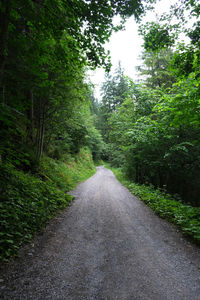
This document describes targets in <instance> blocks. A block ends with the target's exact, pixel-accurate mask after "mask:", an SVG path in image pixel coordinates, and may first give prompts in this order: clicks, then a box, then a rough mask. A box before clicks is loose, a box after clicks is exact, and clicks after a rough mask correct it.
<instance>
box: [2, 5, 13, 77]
mask: <svg viewBox="0 0 200 300" xmlns="http://www.w3.org/2000/svg"><path fill="white" fill-rule="evenodd" d="M2 8H3V9H4V10H3V9H2V11H1V14H0V20H1V21H0V25H1V35H0V82H1V81H2V77H3V71H4V67H5V48H6V39H7V34H8V25H9V18H10V10H11V1H10V0H3V1H2Z"/></svg>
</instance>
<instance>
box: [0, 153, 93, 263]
mask: <svg viewBox="0 0 200 300" xmlns="http://www.w3.org/2000/svg"><path fill="white" fill-rule="evenodd" d="M95 171H96V169H95V166H94V164H93V160H92V156H91V154H90V152H89V151H88V150H87V149H81V151H80V153H79V154H77V155H76V156H75V157H72V156H69V157H68V160H67V161H65V162H62V161H56V160H53V159H51V158H49V157H44V158H43V159H42V161H41V164H40V168H39V170H38V172H37V173H36V174H35V175H33V174H31V173H24V172H23V171H19V170H17V169H16V168H15V167H14V166H13V165H11V164H6V165H3V164H0V198H1V201H0V225H1V229H0V260H3V261H8V259H9V258H10V257H12V256H17V253H18V249H19V247H20V246H21V245H22V244H24V243H25V242H27V241H29V240H30V239H31V238H32V237H33V235H34V234H35V233H36V232H38V231H39V230H40V229H41V228H42V227H43V226H45V224H46V222H47V221H48V220H49V219H51V218H52V217H53V216H54V215H55V214H56V213H57V212H58V211H59V210H61V209H63V208H65V207H66V206H67V205H68V204H69V203H70V202H71V200H72V198H73V197H72V196H70V195H68V194H67V192H68V191H70V190H71V189H73V188H74V187H75V186H76V185H77V184H78V183H79V182H81V181H84V180H86V179H87V178H89V177H90V176H92V175H93V174H94V173H95Z"/></svg>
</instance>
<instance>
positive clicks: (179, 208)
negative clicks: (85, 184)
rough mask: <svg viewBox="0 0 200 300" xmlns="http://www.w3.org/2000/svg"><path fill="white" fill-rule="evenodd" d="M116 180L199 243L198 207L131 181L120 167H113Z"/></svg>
mask: <svg viewBox="0 0 200 300" xmlns="http://www.w3.org/2000/svg"><path fill="white" fill-rule="evenodd" d="M112 171H113V172H114V173H115V175H116V176H117V178H118V180H119V181H120V182H121V183H122V184H123V185H125V186H126V187H127V188H128V189H129V190H130V192H131V193H132V194H134V195H135V196H137V197H139V198H140V199H141V200H142V201H144V202H145V203H146V204H147V205H148V206H149V207H150V208H151V209H152V210H153V211H154V212H155V213H156V214H158V215H159V216H161V217H162V218H165V219H167V220H168V221H170V222H172V223H173V224H175V225H176V226H177V227H178V228H180V229H181V231H182V232H183V234H184V235H186V236H188V237H190V238H192V239H193V240H194V241H195V242H196V243H197V244H199V245H200V208H199V207H198V208H195V207H192V206H190V205H185V204H183V203H182V202H181V201H180V200H177V199H174V198H172V196H171V195H169V194H166V193H165V192H164V191H161V190H158V189H157V190H155V189H154V188H153V187H152V186H146V185H139V184H136V183H133V182H131V181H130V180H129V179H128V178H127V177H126V176H124V173H123V171H122V170H121V169H113V168H112Z"/></svg>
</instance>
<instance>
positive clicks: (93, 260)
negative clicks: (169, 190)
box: [0, 166, 200, 300]
mask: <svg viewBox="0 0 200 300" xmlns="http://www.w3.org/2000/svg"><path fill="white" fill-rule="evenodd" d="M72 194H73V195H74V196H75V200H74V201H73V203H72V205H71V206H70V207H67V208H66V209H65V210H64V211H63V212H62V213H60V214H59V215H58V216H57V217H56V218H54V219H53V220H52V221H50V222H49V224H48V225H47V227H46V228H45V230H44V231H43V232H41V233H40V234H39V235H38V236H36V237H35V238H34V239H33V241H32V242H31V243H30V244H29V245H26V246H25V247H23V248H22V249H21V251H20V254H19V258H17V259H15V260H13V261H11V262H10V263H9V264H5V265H3V266H1V268H0V292H1V299H12V300H14V299H23V300H25V299H37V300H39V299H41V300H45V299H60V300H61V299H63V300H82V299H84V300H95V299H96V300H114V299H116V300H200V251H199V248H198V247H196V246H195V245H193V244H191V243H190V242H189V241H187V240H186V239H185V238H184V237H183V236H182V235H181V233H180V232H178V231H177V229H176V228H175V227H174V226H173V225H171V224H169V223H168V222H166V221H165V220H163V219H160V218H159V217H158V216H155V215H154V214H153V212H152V211H151V210H150V209H149V208H148V207H146V206H145V205H144V204H143V203H142V202H141V201H140V200H138V199H137V198H135V197H134V196H132V195H131V194H130V193H129V191H128V190H127V189H126V188H125V187H124V186H122V185H121V184H120V183H119V182H118V181H117V179H116V178H115V176H114V175H113V173H112V172H111V171H110V170H108V169H106V168H104V167H103V166H101V167H98V168H97V173H96V174H95V175H94V176H92V177H91V178H90V179H88V180H87V181H86V182H84V183H81V184H80V185H79V186H78V188H77V189H75V190H74V191H73V192H72Z"/></svg>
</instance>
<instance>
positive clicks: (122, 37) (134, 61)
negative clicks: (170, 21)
mask: <svg viewBox="0 0 200 300" xmlns="http://www.w3.org/2000/svg"><path fill="white" fill-rule="evenodd" d="M176 2H177V0H167V1H166V0H160V1H159V2H158V3H157V4H156V6H155V13H154V12H148V13H147V16H146V17H145V18H144V22H147V21H150V22H151V21H156V18H157V16H156V14H161V13H163V12H168V11H169V7H170V5H172V4H174V3H176ZM142 43H143V40H142V37H141V36H139V35H138V25H137V24H136V22H135V20H134V17H133V16H132V17H130V18H129V19H128V21H127V22H126V30H125V31H119V32H114V33H113V34H112V36H111V38H110V41H109V43H107V44H106V45H105V48H106V49H107V50H110V55H111V62H112V66H113V67H112V70H111V72H112V73H113V72H114V70H115V69H116V68H117V67H118V63H119V61H120V62H121V66H122V68H123V69H124V74H125V75H127V76H129V77H131V78H132V79H133V80H137V79H138V78H137V72H136V69H135V68H136V66H138V65H140V60H139V56H140V55H141V53H142V50H143V48H142ZM104 75H105V72H104V70H103V69H96V70H95V71H90V72H89V77H90V80H91V82H92V83H93V84H94V85H95V96H96V97H97V98H98V99H100V98H101V96H100V86H101V84H102V83H103V81H104Z"/></svg>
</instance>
